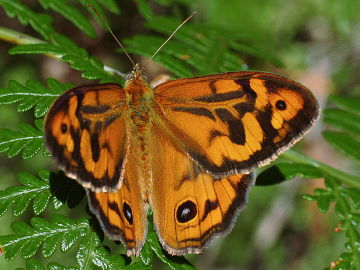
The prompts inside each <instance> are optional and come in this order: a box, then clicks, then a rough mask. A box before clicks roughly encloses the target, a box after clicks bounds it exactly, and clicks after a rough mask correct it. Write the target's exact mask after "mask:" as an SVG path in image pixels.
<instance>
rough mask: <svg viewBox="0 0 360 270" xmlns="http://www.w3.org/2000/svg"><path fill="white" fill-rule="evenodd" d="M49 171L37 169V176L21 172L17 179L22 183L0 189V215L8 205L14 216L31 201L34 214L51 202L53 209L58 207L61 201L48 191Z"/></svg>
mask: <svg viewBox="0 0 360 270" xmlns="http://www.w3.org/2000/svg"><path fill="white" fill-rule="evenodd" d="M49 179H50V171H47V170H42V171H39V173H38V177H36V176H34V175H32V174H29V173H21V174H20V175H19V181H20V183H21V184H22V185H19V186H12V187H8V188H7V189H5V190H0V216H1V215H3V214H4V213H5V212H6V211H7V210H8V209H9V208H10V207H12V210H13V211H12V212H13V214H14V216H19V215H21V214H23V213H24V212H25V210H26V209H27V208H28V207H29V205H30V203H31V202H32V205H33V210H34V214H35V215H39V214H40V213H42V212H43V211H44V210H45V208H46V207H47V206H48V205H49V203H50V202H51V203H52V205H53V208H54V209H58V208H60V207H61V206H62V205H63V202H62V201H60V200H59V199H58V198H56V197H55V196H54V195H53V194H52V193H51V192H50V181H49Z"/></svg>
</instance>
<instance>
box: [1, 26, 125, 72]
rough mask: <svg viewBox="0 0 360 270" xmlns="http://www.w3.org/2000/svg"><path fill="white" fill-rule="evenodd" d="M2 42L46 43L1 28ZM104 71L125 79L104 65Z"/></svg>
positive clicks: (20, 43)
mask: <svg viewBox="0 0 360 270" xmlns="http://www.w3.org/2000/svg"><path fill="white" fill-rule="evenodd" d="M0 40H5V41H7V42H10V43H13V44H17V45H25V44H38V43H46V41H44V40H41V39H38V38H35V37H32V36H29V35H26V34H24V33H21V32H18V31H15V30H12V29H9V28H5V27H0ZM46 55H47V56H50V57H52V58H56V59H59V60H61V57H59V56H58V55H53V54H51V55H50V54H46ZM104 70H105V71H107V72H109V73H111V74H116V75H118V76H121V77H125V74H124V73H122V72H120V71H118V70H116V69H114V68H111V67H108V66H105V65H104Z"/></svg>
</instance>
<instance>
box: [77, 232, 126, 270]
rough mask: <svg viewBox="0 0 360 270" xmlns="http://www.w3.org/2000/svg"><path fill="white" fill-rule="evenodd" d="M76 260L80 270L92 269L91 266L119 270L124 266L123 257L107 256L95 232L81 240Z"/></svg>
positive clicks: (107, 253)
mask: <svg viewBox="0 0 360 270" xmlns="http://www.w3.org/2000/svg"><path fill="white" fill-rule="evenodd" d="M76 260H77V263H78V264H79V265H80V269H92V268H93V266H97V267H100V268H101V269H106V270H107V269H108V270H111V269H121V268H122V267H124V265H125V264H126V261H125V259H124V257H122V256H120V255H110V254H109V252H108V251H107V250H106V249H105V248H104V247H103V246H102V244H101V241H100V239H99V236H98V235H97V234H96V233H95V232H90V233H89V234H88V235H86V237H84V239H82V241H81V244H80V247H79V250H78V252H77V253H76Z"/></svg>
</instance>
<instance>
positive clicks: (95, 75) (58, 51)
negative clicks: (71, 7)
mask: <svg viewBox="0 0 360 270" xmlns="http://www.w3.org/2000/svg"><path fill="white" fill-rule="evenodd" d="M51 41H52V42H51V44H46V45H45V44H43V43H41V44H25V45H18V46H15V47H13V48H12V49H11V50H10V54H50V55H56V56H58V57H60V60H61V61H63V62H65V63H69V64H70V65H71V67H72V68H74V69H76V70H80V71H82V72H83V73H82V76H83V77H84V78H87V79H92V80H95V79H100V81H101V82H115V83H116V82H117V83H120V84H121V83H122V82H123V79H121V78H119V77H118V76H114V75H113V74H110V73H109V72H108V71H105V69H104V65H103V64H102V63H101V62H100V61H99V60H98V59H96V58H95V57H92V56H89V54H88V53H87V52H86V50H84V49H81V48H79V47H78V46H77V45H76V44H75V43H74V42H72V41H71V40H70V39H68V38H67V37H65V36H62V35H60V34H54V35H52V39H51Z"/></svg>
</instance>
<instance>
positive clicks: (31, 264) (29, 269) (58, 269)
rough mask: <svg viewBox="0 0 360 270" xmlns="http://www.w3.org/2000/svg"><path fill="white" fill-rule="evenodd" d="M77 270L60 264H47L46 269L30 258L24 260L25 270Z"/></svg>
mask: <svg viewBox="0 0 360 270" xmlns="http://www.w3.org/2000/svg"><path fill="white" fill-rule="evenodd" d="M46 269H48V270H79V268H76V267H67V266H63V265H61V264H58V263H55V262H50V263H48V264H47V268H46V267H45V266H43V265H42V264H41V263H40V262H39V260H37V259H34V258H30V259H27V260H26V270H46ZM16 270H25V268H17V269H16Z"/></svg>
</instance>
